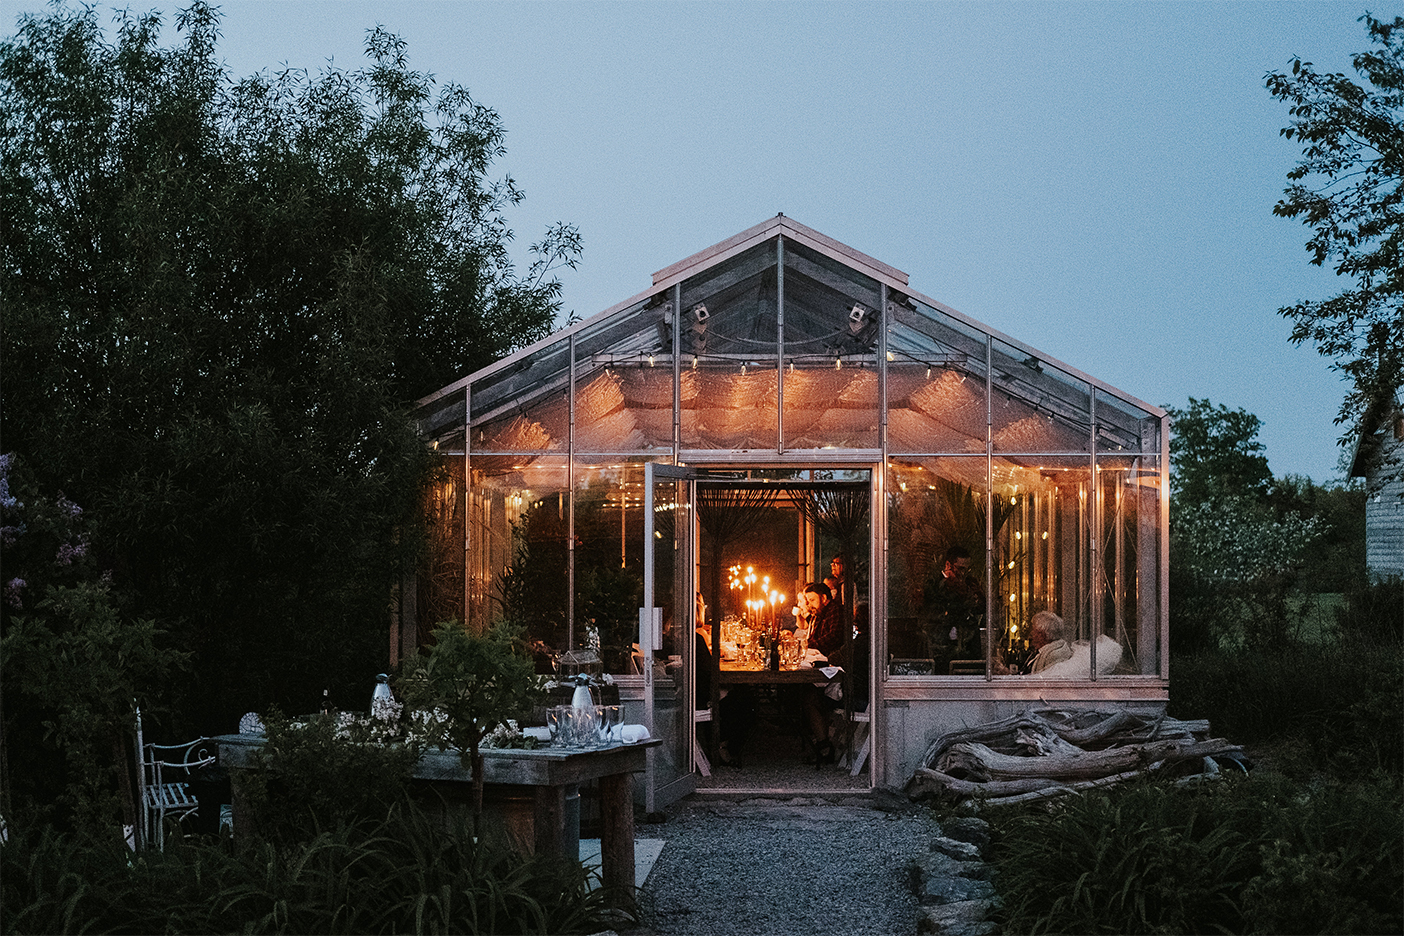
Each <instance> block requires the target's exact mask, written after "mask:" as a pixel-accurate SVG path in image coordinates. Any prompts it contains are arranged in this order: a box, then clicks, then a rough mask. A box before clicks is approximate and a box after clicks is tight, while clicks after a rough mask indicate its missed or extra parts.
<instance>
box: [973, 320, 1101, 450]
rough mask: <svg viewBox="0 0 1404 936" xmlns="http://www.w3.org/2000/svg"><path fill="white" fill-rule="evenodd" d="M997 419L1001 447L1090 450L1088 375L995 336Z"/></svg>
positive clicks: (997, 439)
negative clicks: (1081, 375)
mask: <svg viewBox="0 0 1404 936" xmlns="http://www.w3.org/2000/svg"><path fill="white" fill-rule="evenodd" d="M992 363H993V367H994V375H993V381H992V382H993V385H994V390H995V393H994V397H993V407H992V409H993V422H994V449H995V451H996V452H1085V451H1088V450H1089V448H1090V446H1091V425H1092V419H1091V398H1090V396H1089V395H1088V394H1089V387H1088V385H1087V383H1086V381H1083V380H1080V379H1078V378H1076V377H1074V376H1072V375H1071V374H1068V373H1066V372H1064V371H1062V370H1060V369H1058V368H1057V367H1054V366H1053V365H1052V364H1049V363H1048V362H1047V361H1043V360H1040V359H1039V358H1037V357H1035V356H1033V355H1031V354H1029V353H1027V352H1025V351H1022V350H1020V349H1018V348H1015V347H1014V346H1013V345H1009V344H1006V343H1004V342H1002V341H999V340H995V342H994V350H993V359H992Z"/></svg>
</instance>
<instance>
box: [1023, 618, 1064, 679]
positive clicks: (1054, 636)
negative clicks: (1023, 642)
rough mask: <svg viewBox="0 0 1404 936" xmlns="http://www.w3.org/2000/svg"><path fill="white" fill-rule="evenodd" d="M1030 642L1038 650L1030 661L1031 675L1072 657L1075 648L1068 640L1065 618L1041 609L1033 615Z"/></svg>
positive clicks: (1030, 624)
mask: <svg viewBox="0 0 1404 936" xmlns="http://www.w3.org/2000/svg"><path fill="white" fill-rule="evenodd" d="M1029 643H1030V644H1032V645H1033V648H1034V649H1035V650H1037V651H1038V653H1037V655H1035V656H1034V658H1033V660H1032V661H1030V663H1029V673H1030V674H1031V675H1032V674H1034V673H1039V672H1042V671H1043V670H1046V669H1048V667H1050V666H1053V665H1054V664H1056V663H1062V662H1063V661H1064V660H1071V659H1072V655H1073V648H1072V645H1071V644H1070V643H1068V641H1067V627H1066V625H1064V624H1063V619H1062V618H1060V617H1058V615H1056V614H1054V613H1053V612H1052V611H1040V612H1038V613H1037V614H1035V615H1034V616H1033V620H1032V621H1030V622H1029Z"/></svg>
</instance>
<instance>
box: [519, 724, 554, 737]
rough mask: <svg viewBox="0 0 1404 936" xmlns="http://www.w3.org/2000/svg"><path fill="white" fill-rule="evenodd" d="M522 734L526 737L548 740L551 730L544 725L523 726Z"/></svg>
mask: <svg viewBox="0 0 1404 936" xmlns="http://www.w3.org/2000/svg"><path fill="white" fill-rule="evenodd" d="M522 736H523V737H526V738H535V739H536V740H538V741H550V740H551V731H550V729H549V728H546V727H544V726H542V727H539V728H523V729H522Z"/></svg>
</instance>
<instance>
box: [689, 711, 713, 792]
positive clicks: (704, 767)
mask: <svg viewBox="0 0 1404 936" xmlns="http://www.w3.org/2000/svg"><path fill="white" fill-rule="evenodd" d="M711 720H712V710H711V709H709V708H700V709H693V710H692V722H693V724H694V725H695V724H697V723H699V722H709V721H711ZM692 757H693V759H694V760H696V761H697V769H698V770H700V771H702V776H704V777H710V776H711V775H712V762H711V761H709V760H707V755H706V754H704V753H703V752H702V745H700V744H698V743H697V732H696V731H693V733H692Z"/></svg>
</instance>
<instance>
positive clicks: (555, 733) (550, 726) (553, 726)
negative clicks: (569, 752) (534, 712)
mask: <svg viewBox="0 0 1404 936" xmlns="http://www.w3.org/2000/svg"><path fill="white" fill-rule="evenodd" d="M546 733H547V734H548V735H550V737H551V746H552V747H557V743H556V739H557V738H558V737H559V736H560V733H561V707H560V706H559V705H553V706H552V707H551V708H549V709H547V710H546Z"/></svg>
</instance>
